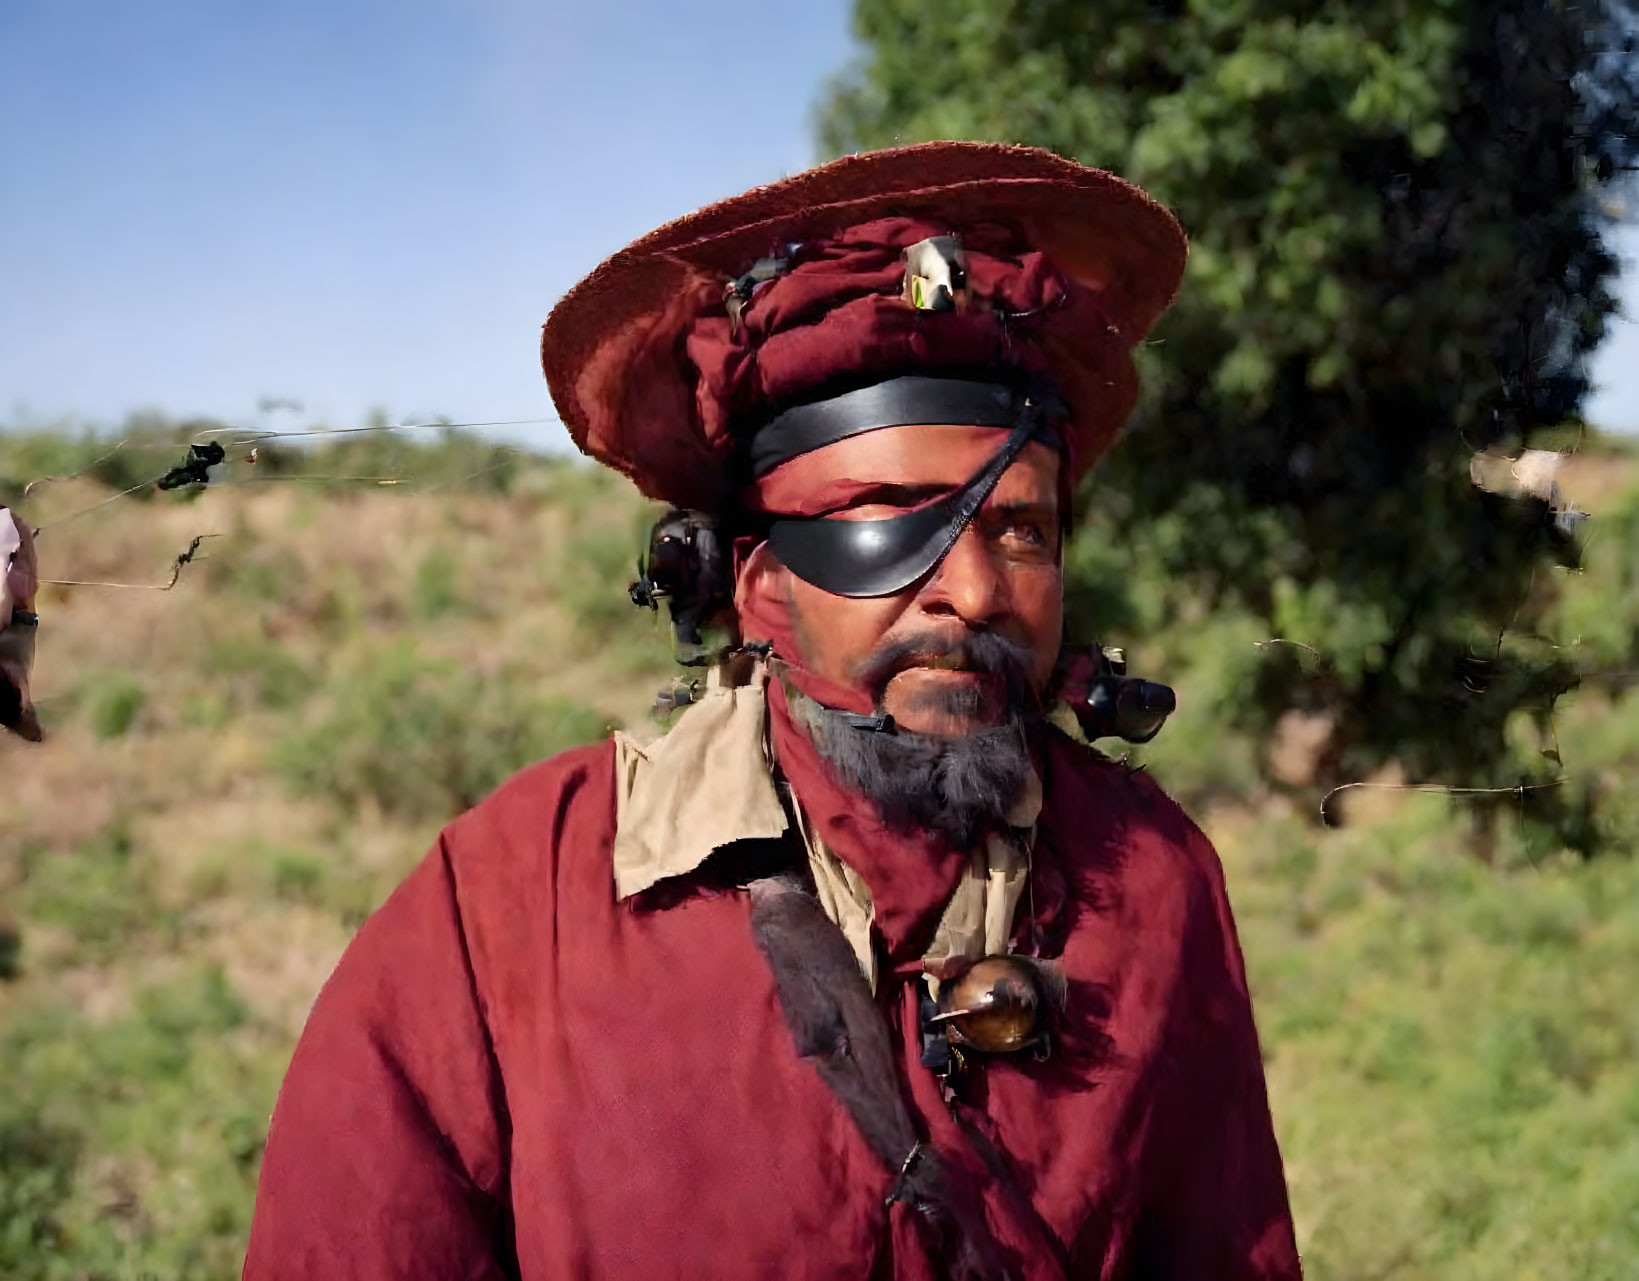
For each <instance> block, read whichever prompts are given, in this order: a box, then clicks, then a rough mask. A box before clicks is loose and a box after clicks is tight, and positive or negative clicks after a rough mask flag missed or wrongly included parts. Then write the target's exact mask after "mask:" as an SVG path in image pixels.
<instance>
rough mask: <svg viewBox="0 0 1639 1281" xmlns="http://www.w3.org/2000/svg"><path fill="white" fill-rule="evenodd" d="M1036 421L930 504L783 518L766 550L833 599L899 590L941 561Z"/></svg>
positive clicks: (770, 532)
mask: <svg viewBox="0 0 1639 1281" xmlns="http://www.w3.org/2000/svg"><path fill="white" fill-rule="evenodd" d="M1039 426H1040V422H1039V420H1036V421H1027V422H1023V423H1020V424H1019V425H1018V426H1017V427H1015V428H1014V429H1013V430H1012V432H1010V433H1009V434H1008V437H1007V441H1006V443H1005V444H1003V445H1002V447H1001V449H999V450H998V451H997V452H996V455H995V457H993V458H992V459H991V460H990V461H989V462H988V463H986V464H985V465H984V467H983V468H981V469H980V471H979V472H978V474H977V475H975V476H974V477H973V479H972V480H970V481H968V482H967V483H966V484H965V485H963V486H962V487H961V488H960V489H957V490H953V491H952V492H951V493H950V494H948V495H947V496H946V497H944V498H941V499H940V500H939V501H938V502H935V503H929V504H928V505H927V506H926V507H920V508H918V509H916V510H915V511H909V512H906V513H904V514H903V515H901V516H889V517H885V518H884V519H882V520H838V519H836V518H834V517H825V516H798V517H785V518H782V519H779V520H775V521H774V522H773V524H771V525H770V526H769V530H768V548H769V550H770V551H771V552H773V553H774V556H775V558H776V559H777V560H778V561H779V562H780V563H781V564H782V565H784V566H785V567H786V568H787V569H789V570H790V571H791V572H792V573H793V574H795V575H796V576H797V577H798V578H800V579H802V580H803V581H804V582H806V583H812V584H813V585H814V586H815V587H818V588H819V589H820V590H821V591H824V592H830V593H831V594H832V595H833V596H853V597H867V596H891V595H893V594H894V593H895V592H899V591H903V590H904V589H905V588H907V587H909V586H910V585H911V584H912V583H914V582H916V581H917V579H919V578H921V577H923V576H924V575H926V574H927V573H928V572H929V571H930V570H932V569H933V567H934V566H935V565H937V564H938V563H939V562H940V561H941V560H943V559H944V558H945V555H946V553H948V552H949V551H950V549H951V548H952V547H953V546H954V545H955V543H956V540H957V539H958V538H959V537H961V534H962V530H964V529H965V528H967V525H968V522H969V521H971V520H972V519H973V517H974V516H975V515H976V514H977V513H978V511H979V508H980V507H982V506H984V502H985V500H986V499H987V498H989V497H990V495H991V493H992V492H993V491H994V490H995V488H996V486H997V484H998V483H999V482H1000V481H1001V478H1002V474H1003V473H1004V472H1006V471H1007V469H1008V468H1009V467H1010V466H1012V464H1013V460H1014V459H1015V458H1017V457H1018V456H1019V452H1020V451H1021V450H1022V449H1023V448H1024V447H1025V446H1026V445H1027V444H1029V443H1030V440H1031V438H1032V437H1034V436H1035V434H1036V431H1037V429H1038V427H1039Z"/></svg>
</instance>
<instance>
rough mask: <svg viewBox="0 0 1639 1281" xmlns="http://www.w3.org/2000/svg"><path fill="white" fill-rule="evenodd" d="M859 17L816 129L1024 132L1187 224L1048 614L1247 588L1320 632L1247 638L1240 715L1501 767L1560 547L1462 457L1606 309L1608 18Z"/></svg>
mask: <svg viewBox="0 0 1639 1281" xmlns="http://www.w3.org/2000/svg"><path fill="white" fill-rule="evenodd" d="M854 23H855V30H856V34H857V36H858V38H859V40H860V42H861V45H862V51H861V55H860V57H859V59H858V60H857V61H856V63H855V65H854V66H853V67H851V68H850V69H849V70H847V71H846V72H844V73H843V74H842V75H841V76H840V77H839V78H838V79H837V80H836V81H835V82H834V83H833V84H832V86H831V87H830V89H829V90H828V92H827V94H826V97H825V100H824V102H823V103H822V107H821V113H820V132H821V138H822V142H823V145H824V146H825V147H826V148H827V149H828V150H829V151H831V152H833V153H838V152H843V151H847V150H852V149H856V148H864V147H874V146H884V145H890V144H893V143H895V142H909V141H913V140H920V139H926V138H980V139H991V140H1002V141H1015V142H1027V143H1034V144H1038V145H1043V146H1047V147H1050V148H1052V149H1054V150H1055V151H1058V152H1060V153H1062V154H1064V155H1067V156H1071V157H1074V158H1075V159H1077V160H1080V161H1083V162H1085V163H1088V164H1092V165H1096V166H1100V167H1104V168H1108V169H1111V170H1113V171H1115V172H1118V173H1121V174H1123V175H1125V176H1127V177H1130V178H1132V179H1133V180H1135V181H1137V182H1138V183H1140V184H1141V185H1143V186H1144V187H1145V188H1146V189H1148V190H1149V191H1151V192H1152V193H1153V194H1155V195H1156V196H1157V197H1158V198H1159V199H1161V200H1163V201H1164V202H1166V203H1167V204H1168V205H1170V206H1171V207H1172V208H1173V209H1174V210H1175V211H1176V212H1177V213H1178V216H1179V218H1180V219H1181V221H1182V222H1183V223H1184V225H1185V227H1186V229H1187V230H1188V231H1189V233H1190V236H1191V254H1190V263H1189V271H1188V276H1187V280H1186V284H1185V287H1184V292H1183V295H1182V297H1181V298H1180V300H1179V302H1178V304H1177V305H1176V307H1175V308H1174V310H1173V311H1172V313H1171V314H1170V315H1169V317H1168V318H1167V319H1166V320H1165V321H1164V322H1163V324H1162V326H1161V328H1160V329H1159V330H1158V331H1157V333H1156V335H1155V342H1154V344H1153V345H1151V346H1150V347H1149V348H1148V349H1147V350H1146V351H1145V352H1144V353H1143V363H1144V366H1145V371H1146V374H1147V382H1148V384H1149V396H1148V399H1147V402H1146V404H1145V405H1144V406H1143V407H1142V408H1141V410H1140V413H1139V415H1138V416H1137V420H1136V421H1135V424H1134V427H1133V429H1132V430H1131V432H1130V435H1129V438H1128V440H1127V441H1126V443H1125V444H1124V445H1123V446H1122V447H1121V448H1120V449H1118V450H1117V451H1116V453H1115V454H1114V455H1113V456H1112V458H1111V459H1110V460H1108V462H1107V463H1106V465H1104V466H1103V467H1101V469H1100V470H1099V473H1098V474H1097V475H1096V476H1095V477H1094V479H1093V481H1092V482H1091V484H1090V486H1089V488H1088V491H1087V492H1086V493H1085V494H1084V495H1083V501H1084V504H1085V507H1086V512H1087V517H1086V519H1085V521H1084V523H1083V525H1082V528H1081V531H1080V533H1079V534H1078V540H1079V543H1078V546H1077V547H1075V548H1072V553H1071V564H1072V569H1073V570H1077V569H1079V573H1073V574H1072V597H1073V603H1075V602H1078V601H1079V603H1080V604H1081V605H1082V607H1083V609H1084V610H1086V611H1090V613H1091V620H1090V621H1092V622H1093V623H1095V624H1097V627H1098V629H1099V630H1100V631H1102V632H1103V633H1104V634H1106V635H1108V634H1109V633H1110V632H1111V631H1112V630H1115V631H1119V630H1121V629H1122V628H1127V629H1143V630H1151V631H1153V630H1155V629H1164V628H1166V627H1169V626H1171V627H1178V626H1193V625H1195V624H1196V623H1198V622H1200V621H1201V620H1204V619H1209V618H1211V617H1213V616H1215V615H1217V614H1220V613H1221V612H1222V611H1225V610H1241V611H1248V612H1250V614H1251V615H1252V616H1253V617H1255V618H1256V619H1258V620H1259V627H1260V628H1262V629H1264V634H1265V635H1267V636H1283V637H1288V638H1291V639H1294V640H1298V641H1302V642H1304V644H1305V645H1307V646H1312V647H1313V650H1314V651H1318V653H1319V655H1320V658H1319V660H1318V661H1317V660H1316V659H1315V658H1314V656H1313V652H1312V651H1310V650H1307V649H1303V648H1300V647H1297V646H1281V645H1275V646H1268V647H1266V648H1264V649H1262V650H1260V651H1258V653H1257V654H1256V655H1254V656H1249V659H1248V661H1247V663H1246V665H1245V669H1244V678H1245V680H1244V685H1243V687H1242V688H1241V689H1240V690H1239V691H1238V694H1237V699H1238V707H1239V711H1240V715H1241V719H1242V723H1243V724H1244V725H1245V726H1246V727H1248V728H1251V729H1266V728H1268V727H1269V726H1271V725H1272V724H1273V723H1274V721H1275V720H1276V719H1277V718H1278V717H1279V716H1280V714H1281V713H1283V712H1284V711H1286V710H1287V709H1290V708H1300V709H1305V710H1308V711H1312V712H1316V713H1319V714H1322V715H1324V716H1326V717H1327V718H1329V720H1330V723H1331V727H1332V728H1331V734H1330V737H1329V740H1328V742H1327V744H1326V747H1325V749H1324V751H1323V753H1322V764H1323V771H1324V773H1329V774H1330V775H1331V776H1332V777H1333V778H1341V777H1347V776H1355V777H1358V774H1357V773H1356V771H1362V770H1365V769H1369V768H1371V767H1372V766H1375V765H1377V764H1379V763H1381V762H1382V761H1384V760H1386V759H1389V758H1391V757H1392V758H1397V759H1399V760H1401V761H1402V762H1403V763H1404V765H1405V767H1406V768H1407V770H1408V771H1410V772H1411V773H1412V774H1414V775H1415V776H1418V777H1422V778H1439V779H1444V780H1447V781H1451V782H1458V783H1472V782H1478V781H1488V780H1494V779H1495V776H1496V772H1497V770H1498V769H1499V767H1501V766H1502V764H1503V760H1504V755H1505V752H1506V745H1505V739H1506V733H1505V727H1506V722H1507V721H1508V719H1509V717H1510V714H1511V713H1514V712H1515V711H1516V710H1517V709H1519V708H1521V707H1531V706H1535V707H1543V706H1546V705H1547V704H1548V702H1549V701H1551V699H1552V698H1553V697H1554V696H1555V694H1556V692H1557V691H1560V690H1562V689H1564V688H1565V687H1567V686H1568V685H1569V684H1570V682H1571V680H1572V674H1571V672H1570V670H1569V668H1568V666H1567V665H1566V664H1565V663H1564V662H1563V661H1560V660H1559V659H1557V658H1555V657H1554V654H1555V653H1556V651H1552V650H1549V649H1547V648H1546V647H1544V646H1541V645H1533V644H1532V643H1531V642H1530V641H1528V640H1525V639H1522V638H1524V637H1526V636H1528V635H1529V634H1530V633H1531V632H1533V631H1534V630H1535V629H1536V624H1537V622H1538V620H1539V619H1540V617H1541V611H1542V610H1543V609H1544V608H1545V607H1546V605H1547V603H1548V598H1549V596H1550V595H1551V592H1545V591H1544V590H1543V588H1544V586H1545V585H1551V583H1552V581H1553V576H1552V574H1551V572H1550V569H1551V567H1552V566H1553V565H1554V564H1556V563H1558V564H1571V563H1573V562H1574V560H1575V557H1576V554H1577V553H1576V548H1575V546H1574V544H1573V543H1572V542H1571V541H1570V540H1569V539H1568V538H1567V537H1566V536H1564V535H1563V534H1561V533H1559V532H1558V531H1557V530H1556V529H1555V527H1554V525H1553V523H1552V521H1551V519H1550V518H1549V516H1550V514H1549V513H1548V511H1547V509H1546V506H1545V505H1544V504H1541V503H1521V502H1519V501H1518V500H1512V499H1499V498H1494V497H1491V496H1488V495H1484V494H1481V493H1479V492H1477V491H1476V490H1475V489H1474V488H1473V486H1472V484H1471V481H1470V477H1469V459H1470V456H1471V454H1472V452H1473V451H1475V450H1478V449H1482V448H1488V447H1489V448H1500V449H1504V450H1510V449H1514V448H1517V447H1519V446H1520V445H1521V444H1523V443H1527V442H1531V443H1541V442H1542V440H1543V438H1544V433H1546V432H1550V431H1552V430H1553V429H1556V428H1559V429H1561V430H1563V426H1564V425H1565V424H1566V423H1568V422H1570V423H1573V424H1574V422H1575V419H1576V414H1577V410H1578V406H1579V404H1580V401H1581V398H1582V396H1583V394H1584V391H1585V390H1586V382H1585V378H1584V359H1585V357H1586V355H1587V353H1588V352H1589V351H1590V350H1591V349H1592V347H1593V346H1594V345H1595V344H1596V343H1597V342H1598V340H1599V339H1600V337H1601V335H1602V332H1603V328H1604V323H1605V319H1606V317H1607V316H1608V315H1609V314H1610V313H1611V312H1612V311H1613V310H1614V305H1615V304H1614V301H1613V298H1612V294H1611V284H1612V280H1613V273H1614V271H1615V263H1614V261H1613V259H1612V257H1611V256H1610V254H1608V253H1607V251H1606V250H1605V248H1604V246H1603V244H1602V242H1601V239H1600V228H1601V226H1602V223H1603V219H1604V216H1605V215H1604V212H1603V210H1604V206H1603V205H1602V203H1601V202H1602V201H1607V200H1608V199H1609V194H1610V192H1611V189H1612V188H1613V185H1614V184H1617V183H1619V182H1621V181H1623V180H1624V179H1625V177H1626V173H1627V171H1628V170H1629V168H1630V167H1631V160H1632V157H1633V154H1634V148H1635V143H1634V140H1633V139H1632V138H1630V137H1629V136H1628V133H1629V130H1630V128H1631V122H1632V121H1633V120H1634V119H1636V118H1639V111H1636V104H1639V62H1636V60H1635V59H1634V58H1633V57H1632V56H1631V50H1632V47H1633V43H1634V33H1635V32H1636V31H1639V18H1636V16H1635V12H1634V11H1633V9H1631V8H1630V7H1629V6H1628V5H1627V4H1626V3H1625V0H1603V2H1602V3H1601V2H1594V3H1585V4H1582V5H1580V6H1576V5H1568V4H1561V3H1556V2H1554V0H1395V2H1393V3H1383V4H1371V5H1361V4H1354V3H1346V2H1344V0H1329V2H1325V3H1313V2H1312V0H1301V2H1300V0H1170V2H1148V0H1104V2H1103V3H1099V4H1096V5H1095V4H1088V3H1086V2H1085V0H940V3H938V4H934V3H932V2H931V0H856V3H855V8H854ZM1157 582H1166V583H1169V584H1171V586H1170V587H1169V588H1167V589H1166V590H1165V591H1159V592H1158V591H1156V590H1153V584H1155V583H1157ZM1533 587H1534V590H1533ZM1082 621H1083V622H1084V623H1085V622H1087V621H1089V620H1088V619H1086V618H1083V620H1082ZM1504 632H1508V633H1509V636H1508V637H1507V638H1506V639H1505V640H1499V637H1500V636H1502V634H1503V633H1504ZM1243 643H1244V642H1243ZM1544 768H1546V766H1545V767H1544ZM1502 781H1503V782H1512V781H1513V780H1512V779H1511V778H1506V779H1503V780H1502Z"/></svg>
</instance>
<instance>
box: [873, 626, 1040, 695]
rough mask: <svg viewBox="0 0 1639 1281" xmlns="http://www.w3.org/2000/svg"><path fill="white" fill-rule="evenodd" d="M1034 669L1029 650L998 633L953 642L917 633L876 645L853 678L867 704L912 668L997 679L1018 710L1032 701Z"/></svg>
mask: <svg viewBox="0 0 1639 1281" xmlns="http://www.w3.org/2000/svg"><path fill="white" fill-rule="evenodd" d="M1034 663H1035V655H1034V654H1033V653H1032V652H1031V650H1030V647H1029V646H1027V645H1021V644H1020V643H1019V642H1018V641H1015V640H1009V639H1008V638H1007V637H1005V636H1003V635H1001V634H1000V633H998V632H988V631H985V632H966V633H964V634H963V635H961V636H958V637H951V636H946V635H940V634H937V633H934V632H922V633H917V634H914V635H910V636H904V637H901V638H899V639H898V640H891V641H887V642H885V643H884V644H882V645H880V646H879V647H878V648H877V649H875V650H873V651H872V652H871V655H870V657H868V658H867V659H866V660H865V661H864V662H863V663H861V664H860V666H859V669H858V671H857V672H856V674H855V675H856V678H857V680H858V681H859V683H860V685H861V686H863V687H864V688H865V689H867V690H869V691H870V693H871V695H872V697H873V698H880V697H881V695H882V691H883V690H884V689H886V688H887V684H888V682H889V681H891V680H892V679H893V678H894V677H895V676H897V675H898V674H899V673H900V672H903V671H908V670H909V669H911V668H913V667H932V668H936V669H941V670H945V671H964V672H980V673H983V674H985V675H989V676H999V677H1001V678H1002V679H1003V680H1004V681H1005V682H1006V685H1007V696H1008V702H1009V704H1010V705H1012V706H1023V705H1029V704H1031V703H1033V702H1034V701H1035V690H1034V689H1033V688H1032V685H1031V681H1030V673H1031V668H1032V667H1033V666H1034Z"/></svg>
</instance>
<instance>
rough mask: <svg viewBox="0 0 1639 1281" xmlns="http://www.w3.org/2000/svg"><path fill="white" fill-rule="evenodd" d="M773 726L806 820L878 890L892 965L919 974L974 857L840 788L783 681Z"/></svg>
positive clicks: (874, 894)
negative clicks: (797, 717) (895, 824)
mask: <svg viewBox="0 0 1639 1281" xmlns="http://www.w3.org/2000/svg"><path fill="white" fill-rule="evenodd" d="M801 675H802V676H804V677H807V678H808V681H809V683H813V682H814V680H815V679H816V678H814V677H813V676H812V675H811V674H810V673H808V672H806V671H805V672H802V673H801ZM768 719H769V727H770V730H771V732H772V734H773V738H774V752H775V755H776V757H777V758H778V760H779V762H780V772H781V773H782V774H784V775H785V777H786V779H787V780H788V781H789V782H790V784H791V786H792V789H793V790H794V791H795V792H796V794H797V795H798V796H800V797H802V806H803V812H804V813H805V814H806V815H807V816H808V819H809V821H810V822H811V823H813V825H814V830H815V831H816V832H817V833H818V834H819V837H820V839H821V840H823V841H824V842H825V844H826V845H827V846H828V847H829V848H830V850H831V851H832V853H834V854H835V855H836V856H837V857H838V858H840V859H841V860H842V861H843V862H844V863H846V864H848V866H849V867H851V868H853V869H854V871H856V872H858V873H859V874H860V875H861V876H862V877H864V878H865V884H866V885H868V886H870V888H871V903H872V906H873V907H874V909H875V913H876V929H877V933H878V935H880V937H881V942H882V945H883V949H884V951H885V952H886V953H887V957H888V961H889V963H890V964H892V965H907V964H908V965H910V966H912V967H913V968H914V967H915V966H916V964H917V962H918V961H919V959H920V957H921V956H922V953H924V952H926V951H927V950H928V944H929V943H930V942H932V941H933V932H934V929H935V927H936V926H937V925H938V924H939V917H940V914H941V913H942V912H943V911H944V908H945V904H946V903H947V902H949V901H950V896H951V894H952V893H953V892H954V891H955V889H956V882H957V881H959V880H960V879H961V877H962V869H963V868H964V867H965V866H966V865H967V854H966V853H965V852H964V851H962V850H958V849H954V848H952V847H951V845H950V842H949V841H947V840H945V839H943V838H942V837H940V836H937V835H935V834H934V833H932V832H919V833H916V834H915V835H907V834H904V833H900V832H894V831H890V830H889V829H888V828H887V827H885V826H884V825H883V823H882V818H881V816H880V815H879V814H878V812H877V809H876V806H874V805H872V804H871V803H870V802H869V801H868V800H866V799H865V798H864V797H863V796H859V795H856V794H855V793H853V792H850V791H848V790H847V789H846V788H843V787H842V786H840V785H839V784H838V783H837V782H836V781H835V779H834V778H833V777H832V775H831V771H830V769H829V768H828V767H827V766H826V764H825V762H824V761H823V760H821V759H820V755H819V753H818V752H817V751H816V750H815V749H814V744H813V743H812V742H811V741H810V740H809V738H808V735H806V734H805V733H803V732H802V731H801V730H800V729H798V728H797V726H796V725H795V724H794V723H793V722H792V720H791V713H790V711H789V710H788V709H787V707H786V705H785V692H784V690H782V689H781V688H780V685H779V682H778V681H775V682H771V684H770V688H769V695H768Z"/></svg>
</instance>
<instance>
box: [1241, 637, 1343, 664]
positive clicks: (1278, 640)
mask: <svg viewBox="0 0 1639 1281" xmlns="http://www.w3.org/2000/svg"><path fill="white" fill-rule="evenodd" d="M1252 644H1253V645H1255V646H1256V647H1257V648H1258V649H1268V648H1269V647H1270V646H1271V645H1291V646H1294V647H1296V648H1297V649H1306V650H1308V651H1309V652H1310V653H1311V654H1313V655H1314V656H1315V661H1316V662H1317V663H1324V662H1325V661H1326V655H1324V654H1322V653H1321V652H1320V651H1319V650H1318V649H1316V648H1315V647H1314V646H1313V645H1307V644H1305V643H1304V642H1303V641H1295V640H1287V639H1286V638H1285V637H1284V636H1271V637H1270V638H1269V639H1268V640H1261V641H1253V642H1252Z"/></svg>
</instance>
